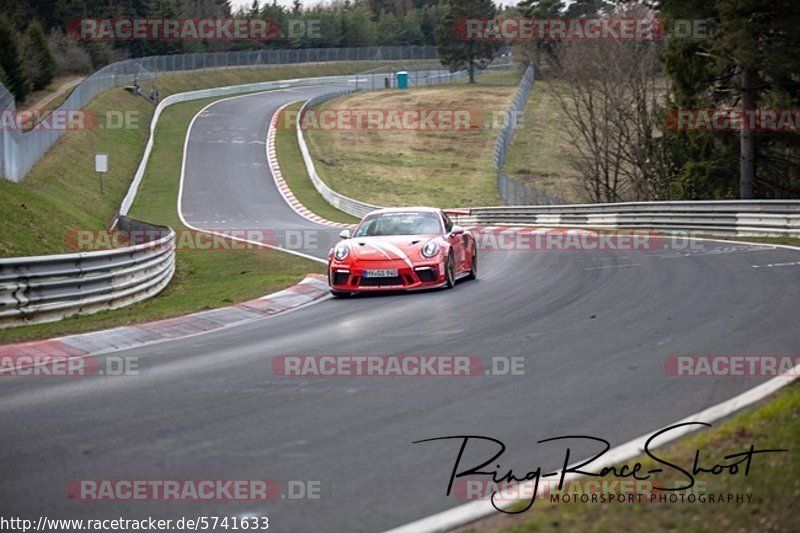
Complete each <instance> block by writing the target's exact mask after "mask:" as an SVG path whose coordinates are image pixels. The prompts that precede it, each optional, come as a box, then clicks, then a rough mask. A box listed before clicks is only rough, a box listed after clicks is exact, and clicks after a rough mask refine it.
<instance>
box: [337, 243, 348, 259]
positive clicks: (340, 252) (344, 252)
mask: <svg viewBox="0 0 800 533" xmlns="http://www.w3.org/2000/svg"><path fill="white" fill-rule="evenodd" d="M348 255H350V247H349V246H347V245H346V244H337V245H336V248H334V249H333V257H334V259H336V260H337V261H344V260H345V258H346V257H347V256H348Z"/></svg>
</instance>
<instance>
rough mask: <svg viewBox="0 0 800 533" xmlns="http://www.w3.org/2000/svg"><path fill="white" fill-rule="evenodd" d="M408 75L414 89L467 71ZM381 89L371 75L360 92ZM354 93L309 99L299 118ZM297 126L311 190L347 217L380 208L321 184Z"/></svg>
mask: <svg viewBox="0 0 800 533" xmlns="http://www.w3.org/2000/svg"><path fill="white" fill-rule="evenodd" d="M513 67H514V65H512V64H510V63H506V64H498V65H491V66H490V69H491V70H501V69H508V68H513ZM408 72H409V81H410V83H411V86H413V87H426V86H430V85H440V84H444V83H452V82H454V81H459V80H462V79H465V78H466V77H467V76H468V72H467V71H466V70H460V71H457V72H447V71H444V70H442V71H436V70H426V71H424V73H425V75H424V76H418V75H416V74H417V72H415V71H411V70H409V71H408ZM361 75H365V74H363V73H362V74H361ZM368 75H369V76H372V74H371V73H370V74H368ZM377 75H378V76H385V75H387V72H383V71H382V72H380V73H378V74H377ZM382 88H383V86H381V85H380V84H377V85H376V84H375V78H374V76H373V77H372V84H371V85H370V83H366V84H364V86H363V87H362V88H361V89H359V90H370V89H375V90H380V89H382ZM353 92H355V91H353V90H348V91H338V92H332V93H328V94H323V95H321V96H317V97H316V98H312V99H310V100H308V101H307V102H306V103H305V104H303V106H302V107H301V108H300V113H299V114H300V116H302V115H303V113H304V112H305V111H306V110H307V109H310V108H312V107H314V106H318V105H320V104H322V103H324V102H327V101H328V100H332V99H334V98H337V97H339V96H344V95H347V94H350V93H353ZM300 126H301V123H300V121H299V120H298V121H297V124H296V129H297V143H298V144H299V145H300V153H301V154H302V156H303V162H304V163H305V167H306V171H307V172H308V177H309V178H310V179H311V182H312V183H313V184H314V188H316V189H317V192H318V193H319V194H320V195H321V196H322V197H323V198H324V199H325V201H327V202H328V203H329V204H331V205H332V206H333V207H335V208H336V209H338V210H340V211H344V212H345V213H347V214H349V215H353V216H355V217H359V218H361V217H363V216H364V215H366V214H367V213H369V212H370V211H372V210H374V209H379V208H380V206H377V205H373V204H368V203H366V202H361V201H358V200H354V199H353V198H350V197H349V196H345V195H343V194H340V193H338V192H336V191H334V190H333V189H331V188H330V187H328V185H326V184H325V182H324V181H322V178H320V177H319V174H318V173H317V169H316V167H315V166H314V160H313V158H312V157H311V153H310V152H309V150H308V145H307V144H306V140H305V136H304V135H303V129H302V128H301V127H300Z"/></svg>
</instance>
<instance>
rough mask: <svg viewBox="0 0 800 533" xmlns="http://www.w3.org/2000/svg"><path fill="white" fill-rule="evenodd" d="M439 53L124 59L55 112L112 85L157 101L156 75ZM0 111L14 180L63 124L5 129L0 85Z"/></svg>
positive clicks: (1, 161)
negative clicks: (128, 88)
mask: <svg viewBox="0 0 800 533" xmlns="http://www.w3.org/2000/svg"><path fill="white" fill-rule="evenodd" d="M438 57H439V56H438V52H437V49H436V47H434V46H376V47H362V48H299V49H286V50H242V51H238V52H208V53H197V54H177V55H168V56H149V57H142V58H138V59H128V60H125V61H119V62H117V63H112V64H110V65H107V66H105V67H103V68H102V69H100V70H98V71H97V72H95V73H94V74H92V75H91V76H89V77H88V78H86V79H85V80H83V82H81V83H80V85H78V86H77V87H75V89H74V90H73V91H72V92H71V93H70V95H69V96H68V97H67V99H66V100H65V101H64V103H63V104H61V105H60V106H59V107H58V111H57V112H56V114H57V115H59V113H69V112H74V111H77V110H80V109H83V108H84V107H85V106H86V104H88V103H89V101H90V100H91V99H92V98H94V97H95V96H97V95H98V94H100V93H101V92H103V91H106V90H108V89H111V88H113V87H122V86H130V87H131V88H132V89H133V90H138V91H139V92H140V94H142V95H143V96H145V97H147V98H149V99H151V100H154V101H155V100H157V99H158V92H157V89H156V85H155V77H156V74H158V73H165V72H172V73H174V72H185V71H196V70H204V69H219V68H239V67H258V66H263V67H267V66H270V65H285V64H300V63H321V62H335V61H345V62H353V61H425V60H436V59H438ZM0 112H2V113H4V114H6V116H5V117H4V121H5V123H4V124H3V125H2V126H0V176H2V177H3V178H5V179H9V180H11V181H15V182H18V181H20V180H22V178H24V177H25V175H26V174H27V173H28V172H29V171H30V169H31V168H32V167H33V165H34V164H35V163H36V161H38V160H39V158H40V157H41V156H42V155H44V153H45V152H46V151H47V150H48V149H49V148H50V147H51V146H52V145H53V143H54V142H55V141H56V140H57V139H58V138H59V137H60V136H61V134H62V133H63V132H64V128H63V127H62V128H55V127H52V125H50V124H46V123H44V122H42V123H39V124H38V125H37V126H36V127H35V128H33V129H32V130H31V131H28V132H27V133H23V132H22V131H21V130H20V129H19V128H16V127H13V126H12V127H9V126H8V122H9V118H10V117H14V116H15V104H14V98H13V96H12V95H11V93H9V91H8V90H7V89H6V88H5V87H4V86H3V85H2V84H0ZM59 116H61V115H59Z"/></svg>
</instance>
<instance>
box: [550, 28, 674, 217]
mask: <svg viewBox="0 0 800 533" xmlns="http://www.w3.org/2000/svg"><path fill="white" fill-rule="evenodd" d="M558 63H559V65H558V68H557V70H556V72H555V74H556V76H555V77H556V78H557V79H556V80H555V81H553V83H551V84H550V88H551V89H550V90H551V91H552V92H553V96H554V98H555V101H556V102H557V105H558V106H559V110H560V112H561V114H562V116H563V117H564V132H565V134H566V135H568V136H569V139H570V141H571V144H572V146H573V151H572V153H571V154H568V157H570V158H571V163H572V164H573V166H574V167H575V169H576V170H577V171H578V172H579V173H580V174H581V176H582V177H583V184H584V189H585V191H586V193H587V197H588V200H589V201H592V202H616V201H622V200H653V199H661V198H664V197H667V195H668V193H669V191H668V186H669V182H670V176H671V174H672V173H673V169H672V168H671V166H670V164H669V157H668V155H667V152H666V147H665V142H666V139H665V138H664V136H663V135H662V124H663V118H662V117H663V103H662V102H663V101H664V95H665V94H666V92H667V87H666V81H665V80H664V78H663V77H662V76H661V74H660V64H659V61H658V45H657V44H656V43H654V42H652V41H623V40H598V41H571V42H565V43H562V46H561V47H560V55H559V62H558Z"/></svg>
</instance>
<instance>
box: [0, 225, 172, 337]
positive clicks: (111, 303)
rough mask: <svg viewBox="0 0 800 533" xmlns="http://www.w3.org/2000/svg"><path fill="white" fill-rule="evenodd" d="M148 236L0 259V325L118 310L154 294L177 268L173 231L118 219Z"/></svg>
mask: <svg viewBox="0 0 800 533" xmlns="http://www.w3.org/2000/svg"><path fill="white" fill-rule="evenodd" d="M117 227H118V228H119V230H121V231H123V232H130V231H134V232H135V233H136V234H137V235H148V236H151V237H149V238H150V239H151V240H149V241H147V242H142V243H137V244H133V245H130V246H126V247H123V248H115V249H113V250H104V251H98V252H80V253H72V254H59V255H46V256H33V257H14V258H10V259H0V329H5V328H9V327H15V326H22V325H28V324H39V323H43V322H53V321H56V320H61V319H63V318H66V317H69V316H74V315H88V314H92V313H97V312H99V311H104V310H108V309H117V308H120V307H124V306H127V305H130V304H132V303H135V302H138V301H141V300H145V299H147V298H150V297H152V296H155V295H156V294H158V293H159V292H161V290H162V289H164V287H166V286H167V284H168V283H169V281H170V280H171V279H172V275H173V274H174V272H175V232H174V231H173V230H172V229H171V228H169V227H166V226H154V225H152V224H147V223H145V222H139V221H137V220H133V219H129V218H127V217H121V218H120V219H119V220H118V223H117Z"/></svg>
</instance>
